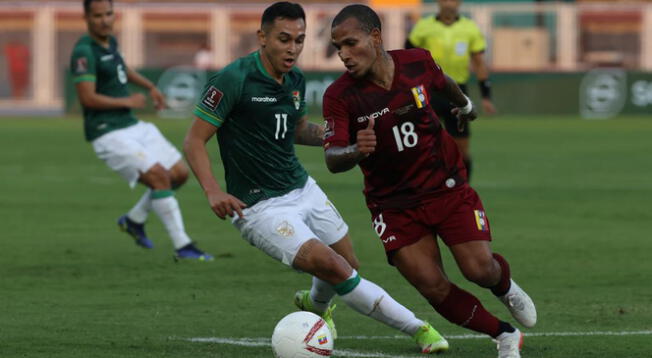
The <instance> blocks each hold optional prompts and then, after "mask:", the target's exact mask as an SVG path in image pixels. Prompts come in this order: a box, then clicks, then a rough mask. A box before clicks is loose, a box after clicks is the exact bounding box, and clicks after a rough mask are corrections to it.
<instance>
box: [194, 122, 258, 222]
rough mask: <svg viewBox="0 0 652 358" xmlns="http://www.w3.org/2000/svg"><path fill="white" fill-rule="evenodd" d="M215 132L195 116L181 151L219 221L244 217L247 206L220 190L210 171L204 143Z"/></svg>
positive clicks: (213, 128)
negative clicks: (243, 210) (236, 216)
mask: <svg viewBox="0 0 652 358" xmlns="http://www.w3.org/2000/svg"><path fill="white" fill-rule="evenodd" d="M216 132H217V127H215V126H214V125H212V124H211V123H208V122H206V121H204V120H203V119H201V118H199V117H197V116H195V118H194V120H193V123H192V125H191V127H190V129H189V130H188V134H187V135H186V139H185V140H184V143H183V150H184V153H185V155H186V159H187V160H188V164H189V165H190V169H192V172H193V173H194V174H195V177H197V181H199V185H201V187H202V189H203V190H204V195H206V198H207V199H208V203H209V205H210V207H211V209H212V210H213V212H215V214H216V215H217V216H218V217H219V218H220V219H225V218H226V216H227V215H228V216H231V217H233V215H234V213H237V214H238V215H239V216H240V217H244V215H243V214H242V209H244V208H245V207H246V206H247V205H246V204H245V203H243V202H242V201H240V200H239V199H238V198H236V197H234V196H232V195H230V194H227V193H226V192H224V190H222V188H221V187H220V184H219V183H218V182H217V179H215V176H214V175H213V171H212V169H211V162H210V159H209V156H208V151H207V150H206V142H208V140H209V139H211V138H212V137H213V136H214V135H215V133H216Z"/></svg>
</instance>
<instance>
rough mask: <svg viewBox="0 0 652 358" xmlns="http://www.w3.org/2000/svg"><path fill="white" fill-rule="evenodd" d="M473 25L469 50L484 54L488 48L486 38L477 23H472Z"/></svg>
mask: <svg viewBox="0 0 652 358" xmlns="http://www.w3.org/2000/svg"><path fill="white" fill-rule="evenodd" d="M471 25H472V32H471V41H470V44H469V50H470V51H471V53H478V52H483V51H484V50H485V49H486V48H487V43H486V42H485V39H484V36H483V35H482V32H480V29H479V28H478V26H477V25H476V24H475V23H473V22H472V23H471Z"/></svg>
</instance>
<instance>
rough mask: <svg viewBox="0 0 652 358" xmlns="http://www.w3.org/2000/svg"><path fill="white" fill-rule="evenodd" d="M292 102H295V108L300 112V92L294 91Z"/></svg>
mask: <svg viewBox="0 0 652 358" xmlns="http://www.w3.org/2000/svg"><path fill="white" fill-rule="evenodd" d="M292 101H293V102H294V108H296V109H297V111H298V110H299V108H300V107H301V92H299V91H293V92H292Z"/></svg>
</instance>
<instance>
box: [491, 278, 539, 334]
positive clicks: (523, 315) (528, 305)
mask: <svg viewBox="0 0 652 358" xmlns="http://www.w3.org/2000/svg"><path fill="white" fill-rule="evenodd" d="M498 299H499V300H500V301H501V302H502V303H503V304H504V305H505V306H507V309H509V312H510V313H511V314H512V316H513V317H514V318H515V319H516V321H518V323H520V324H522V325H523V326H524V327H527V328H532V327H534V325H535V324H536V323H537V309H536V307H534V302H532V299H531V298H530V296H528V295H527V293H525V291H523V289H521V288H520V287H519V286H518V285H517V284H516V282H514V280H511V284H510V287H509V291H507V293H506V294H505V295H504V296H500V297H498Z"/></svg>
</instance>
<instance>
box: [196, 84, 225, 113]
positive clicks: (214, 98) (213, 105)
mask: <svg viewBox="0 0 652 358" xmlns="http://www.w3.org/2000/svg"><path fill="white" fill-rule="evenodd" d="M223 96H224V93H222V91H220V90H218V89H217V88H215V87H213V86H210V87H209V88H208V91H206V94H205V95H204V98H203V99H202V100H201V103H202V104H203V105H204V106H206V107H208V108H210V109H212V110H213V111H214V110H216V109H217V105H219V104H220V101H221V100H222V97H223Z"/></svg>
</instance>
